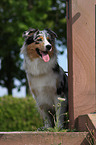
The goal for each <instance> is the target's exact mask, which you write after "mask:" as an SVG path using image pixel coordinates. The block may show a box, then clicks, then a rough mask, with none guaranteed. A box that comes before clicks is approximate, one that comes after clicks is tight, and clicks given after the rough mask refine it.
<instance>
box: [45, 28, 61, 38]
mask: <svg viewBox="0 0 96 145" xmlns="http://www.w3.org/2000/svg"><path fill="white" fill-rule="evenodd" d="M45 30H46V31H47V32H48V33H49V34H50V35H51V36H53V37H54V38H57V37H58V36H57V34H56V33H55V32H54V31H52V30H51V29H49V28H46V29H45Z"/></svg>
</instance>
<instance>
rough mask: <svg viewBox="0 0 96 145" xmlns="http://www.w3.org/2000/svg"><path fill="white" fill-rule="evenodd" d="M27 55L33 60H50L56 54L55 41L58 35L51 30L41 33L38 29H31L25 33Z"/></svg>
mask: <svg viewBox="0 0 96 145" xmlns="http://www.w3.org/2000/svg"><path fill="white" fill-rule="evenodd" d="M23 37H24V38H25V45H26V48H27V54H28V56H29V58H30V59H31V60H32V59H34V58H38V57H40V58H42V59H43V60H44V61H45V62H48V61H49V60H50V57H51V56H52V55H53V54H54V49H55V48H54V39H55V37H57V35H56V34H55V33H54V32H53V31H52V30H50V29H44V30H43V31H39V30H38V29H29V30H28V31H25V32H24V33H23Z"/></svg>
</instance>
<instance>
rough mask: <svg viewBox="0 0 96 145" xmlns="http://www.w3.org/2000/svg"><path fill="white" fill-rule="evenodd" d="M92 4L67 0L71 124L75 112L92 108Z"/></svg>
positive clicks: (95, 99)
mask: <svg viewBox="0 0 96 145" xmlns="http://www.w3.org/2000/svg"><path fill="white" fill-rule="evenodd" d="M95 5H96V0H71V1H69V19H67V22H68V24H67V29H68V30H67V32H68V36H67V42H68V61H69V80H68V81H69V88H68V89H69V115H70V127H71V128H73V127H74V124H75V120H76V118H78V116H79V115H84V114H88V113H91V112H95V111H96V96H95V79H96V78H95V76H96V75H95V65H96V63H95V61H96V60H95ZM67 10H68V5H67ZM67 14H68V13H67ZM70 37H71V38H70Z"/></svg>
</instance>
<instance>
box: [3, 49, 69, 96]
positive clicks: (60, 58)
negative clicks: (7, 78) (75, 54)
mask: <svg viewBox="0 0 96 145" xmlns="http://www.w3.org/2000/svg"><path fill="white" fill-rule="evenodd" d="M58 49H59V48H58ZM58 63H59V65H60V66H61V67H62V68H63V69H64V71H68V61H67V49H64V54H63V55H58ZM15 83H16V84H17V85H18V84H19V81H18V80H15ZM4 95H7V89H6V88H2V87H1V86H0V96H4ZM12 95H13V97H25V96H26V90H25V87H22V88H21V90H20V92H18V91H17V89H16V88H15V89H13V90H12Z"/></svg>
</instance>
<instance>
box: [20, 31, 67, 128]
mask: <svg viewBox="0 0 96 145" xmlns="http://www.w3.org/2000/svg"><path fill="white" fill-rule="evenodd" d="M23 37H24V38H25V41H24V44H23V46H22V48H21V53H23V55H24V69H25V71H26V74H27V78H28V83H29V87H30V90H31V92H32V95H33V96H34V98H35V100H36V103H37V106H38V109H39V111H40V114H41V115H42V117H43V119H44V124H45V127H46V128H48V127H54V125H55V121H56V118H57V116H58V127H60V128H64V122H65V112H67V107H68V99H67V98H68V97H67V96H68V83H67V75H66V74H65V73H64V71H63V69H62V68H61V67H60V66H59V65H58V62H57V51H56V48H55V38H56V37H57V35H56V34H55V32H53V31H52V30H51V29H44V30H42V31H40V30H39V29H32V28H30V29H29V30H28V31H25V32H24V33H23ZM60 98H61V99H60ZM61 100H63V101H61ZM58 104H60V109H58ZM54 118H55V119H54Z"/></svg>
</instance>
